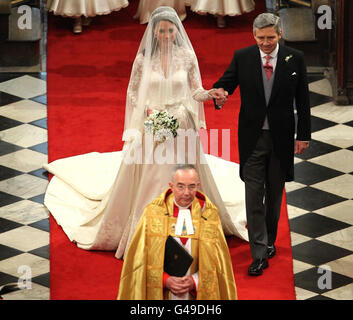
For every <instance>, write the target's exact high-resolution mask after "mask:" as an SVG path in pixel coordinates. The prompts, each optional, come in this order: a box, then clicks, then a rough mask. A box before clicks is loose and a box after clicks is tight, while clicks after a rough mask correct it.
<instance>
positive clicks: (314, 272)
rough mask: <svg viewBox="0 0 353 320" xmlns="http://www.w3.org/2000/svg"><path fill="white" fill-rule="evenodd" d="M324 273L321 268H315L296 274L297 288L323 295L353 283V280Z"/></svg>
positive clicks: (336, 274) (325, 271) (330, 272)
mask: <svg viewBox="0 0 353 320" xmlns="http://www.w3.org/2000/svg"><path fill="white" fill-rule="evenodd" d="M321 270H322V269H321ZM322 271H323V272H322ZM322 271H321V272H320V271H319V268H317V267H315V268H311V269H308V270H305V271H302V272H299V273H297V274H295V275H294V282H295V286H296V287H299V288H302V289H305V290H309V291H311V292H315V293H318V294H323V293H325V292H328V291H330V290H334V289H337V288H340V287H342V286H345V285H348V284H350V283H353V279H352V278H349V277H346V276H344V275H341V274H339V273H335V272H332V271H328V270H322ZM328 272H329V273H328Z"/></svg>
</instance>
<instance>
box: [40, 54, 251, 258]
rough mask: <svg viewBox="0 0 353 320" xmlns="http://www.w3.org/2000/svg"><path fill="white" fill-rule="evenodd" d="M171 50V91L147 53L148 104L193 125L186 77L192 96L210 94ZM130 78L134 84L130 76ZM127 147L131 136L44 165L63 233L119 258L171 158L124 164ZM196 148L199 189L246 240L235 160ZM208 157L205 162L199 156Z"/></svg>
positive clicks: (185, 58)
mask: <svg viewBox="0 0 353 320" xmlns="http://www.w3.org/2000/svg"><path fill="white" fill-rule="evenodd" d="M175 51H176V54H175V56H174V58H173V59H174V60H173V70H171V75H170V76H169V81H168V83H169V85H172V86H173V97H166V96H161V95H159V94H157V91H159V90H160V87H159V85H160V83H166V82H164V81H161V80H163V77H165V75H164V74H163V71H162V68H161V65H160V62H159V61H160V60H159V57H157V58H156V59H154V60H152V72H151V80H150V85H149V88H148V91H147V94H148V96H147V97H146V98H147V99H146V107H147V108H149V109H158V110H168V112H169V113H170V114H172V115H174V116H175V117H176V118H177V119H178V120H179V123H180V128H181V129H185V130H186V129H195V122H194V119H193V116H192V114H191V112H190V110H189V109H188V105H187V101H188V100H187V99H186V97H185V92H187V90H186V86H188V85H191V90H192V92H193V99H195V100H198V101H205V100H208V99H209V96H208V91H206V90H204V89H203V88H202V86H201V83H200V82H199V80H198V78H197V77H195V79H193V75H192V74H193V72H192V69H193V63H194V62H195V61H194V58H193V56H192V55H188V53H187V51H185V50H184V49H175ZM143 59H144V57H143V55H142V54H139V55H138V56H137V57H136V60H135V63H134V67H133V72H134V73H138V72H140V71H141V68H140V67H139V66H140V65H141V64H142V61H143ZM188 77H189V79H190V81H188ZM134 79H137V80H136V81H137V82H138V79H139V75H134ZM136 81H135V82H136ZM131 85H132V86H134V82H132V84H131ZM166 85H167V84H166ZM162 91H163V90H162ZM128 92H130V93H129V94H130V97H129V99H130V100H131V101H135V100H136V99H137V97H136V96H135V95H137V89H136V90H134V88H130V90H128ZM174 140H175V139H174ZM168 141H169V142H170V141H171V140H167V142H165V143H164V144H165V145H168ZM197 143H199V137H197ZM142 146H144V142H143V141H142ZM163 146H164V145H163V144H157V143H155V144H154V149H153V151H154V152H157V151H158V148H159V149H160V148H161V147H163ZM130 147H131V143H130V142H125V145H124V148H123V151H117V152H111V153H96V152H93V153H89V154H84V155H78V156H75V157H70V158H65V159H59V160H56V161H54V162H52V163H50V164H48V165H45V166H44V167H45V168H46V169H47V170H48V171H49V172H51V173H52V174H53V175H54V177H53V178H52V179H51V181H50V183H49V186H48V189H47V192H46V195H45V200H44V204H45V205H46V206H47V208H48V209H49V211H50V212H51V214H52V215H53V217H54V218H55V219H56V221H57V223H58V224H59V225H61V227H62V228H63V230H64V232H65V233H66V234H67V236H68V237H69V239H70V240H71V241H74V242H76V243H77V245H78V246H79V247H80V248H83V249H86V250H116V257H117V258H122V257H123V256H124V253H125V249H126V247H127V245H128V244H129V242H130V239H131V237H132V235H133V232H134V230H135V227H136V225H137V223H138V221H139V218H140V216H141V215H142V213H143V209H144V207H145V206H146V205H147V204H148V203H149V202H150V201H152V200H153V199H154V198H155V197H157V196H158V195H159V194H160V193H162V192H163V191H165V190H166V189H167V188H168V182H169V181H170V179H171V170H172V168H173V166H174V165H173V164H167V163H165V164H157V163H153V164H136V163H131V164H128V163H126V161H124V159H125V158H124V157H126V154H128V150H130V149H129V148H130ZM174 147H175V146H174ZM196 154H197V157H196V158H197V159H196V160H197V161H196V164H195V165H196V167H197V170H198V172H199V177H200V183H201V187H200V189H201V191H203V192H204V193H205V194H206V195H207V196H208V197H209V198H210V199H211V201H212V202H213V203H214V204H215V205H216V206H217V207H218V209H219V215H220V218H221V222H222V225H223V229H224V233H225V235H235V236H237V237H239V238H241V239H244V240H248V235H247V229H246V214H245V200H244V199H245V195H244V185H243V182H242V181H241V180H240V178H239V176H238V172H239V167H238V164H236V163H234V162H230V161H225V160H223V159H221V158H218V157H215V156H211V155H204V153H203V151H202V148H201V150H200V149H197V150H196ZM188 161H189V160H188V159H186V162H188ZM206 162H207V163H208V164H204V163H206Z"/></svg>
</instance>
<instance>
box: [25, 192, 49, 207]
mask: <svg viewBox="0 0 353 320" xmlns="http://www.w3.org/2000/svg"><path fill="white" fill-rule="evenodd" d="M44 197H45V194H44V193H43V194H40V195H38V196H35V197H33V198H30V199H28V200H30V201H34V202H37V203H40V204H43V203H44Z"/></svg>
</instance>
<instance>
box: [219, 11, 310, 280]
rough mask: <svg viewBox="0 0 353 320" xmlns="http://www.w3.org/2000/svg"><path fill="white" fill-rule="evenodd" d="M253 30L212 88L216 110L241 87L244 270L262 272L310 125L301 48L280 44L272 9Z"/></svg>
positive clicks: (272, 250) (272, 251)
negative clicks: (246, 239)
mask: <svg viewBox="0 0 353 320" xmlns="http://www.w3.org/2000/svg"><path fill="white" fill-rule="evenodd" d="M253 33H254V38H255V41H256V44H255V45H253V46H250V47H247V48H244V49H241V50H238V51H236V52H235V53H234V57H233V60H232V61H231V63H230V65H229V67H228V69H227V70H226V71H225V73H224V74H223V76H222V77H221V78H220V79H219V80H218V81H217V82H216V83H215V84H214V85H213V87H214V88H218V89H217V91H218V93H219V98H218V99H216V100H215V107H216V109H220V108H221V107H222V106H223V104H224V103H225V101H226V100H227V96H228V94H232V93H233V92H234V90H235V89H236V88H237V86H239V89H240V96H241V107H240V113H239V127H238V142H239V143H238V145H239V156H240V177H241V179H242V180H243V181H244V183H245V198H246V199H245V201H246V215H247V224H248V233H249V244H250V250H251V255H252V259H253V261H252V263H251V265H250V267H249V269H248V274H249V275H261V274H262V273H263V269H265V268H267V267H268V259H269V258H272V257H273V256H274V255H275V254H276V247H275V241H276V236H277V226H278V220H279V216H280V210H281V201H282V195H283V190H284V184H285V181H292V180H293V176H294V154H301V153H303V152H304V150H305V149H306V148H307V147H308V146H309V140H310V138H311V129H310V105H309V91H308V84H307V77H306V66H305V62H304V56H303V54H302V52H300V51H297V50H294V49H291V48H289V47H286V46H284V45H281V44H279V40H280V39H281V36H282V31H281V28H280V18H279V17H277V16H276V15H274V14H271V13H263V14H260V15H259V16H257V17H256V19H255V20H254V24H253ZM294 106H295V107H296V110H297V126H296V128H295V118H294V116H295V115H294ZM295 131H296V137H295Z"/></svg>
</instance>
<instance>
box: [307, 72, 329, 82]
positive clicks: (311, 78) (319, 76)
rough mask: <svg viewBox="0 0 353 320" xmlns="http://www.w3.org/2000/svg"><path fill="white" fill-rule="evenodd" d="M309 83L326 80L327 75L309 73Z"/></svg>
mask: <svg viewBox="0 0 353 320" xmlns="http://www.w3.org/2000/svg"><path fill="white" fill-rule="evenodd" d="M307 79H308V83H312V82H315V81H319V80H322V79H325V75H324V74H322V73H308V75H307Z"/></svg>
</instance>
